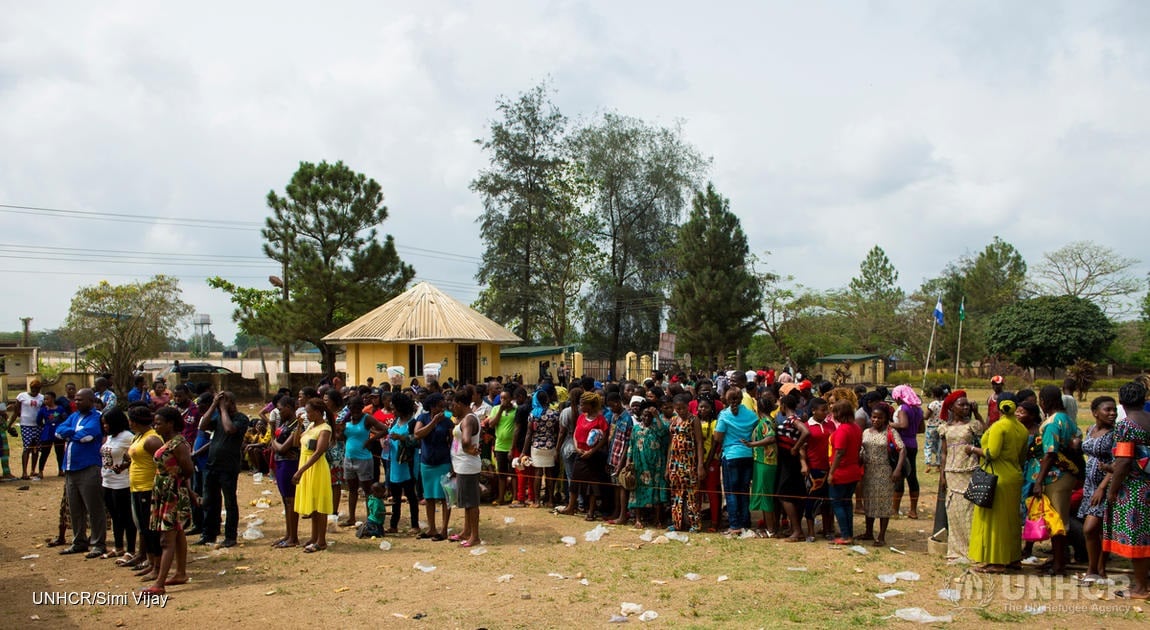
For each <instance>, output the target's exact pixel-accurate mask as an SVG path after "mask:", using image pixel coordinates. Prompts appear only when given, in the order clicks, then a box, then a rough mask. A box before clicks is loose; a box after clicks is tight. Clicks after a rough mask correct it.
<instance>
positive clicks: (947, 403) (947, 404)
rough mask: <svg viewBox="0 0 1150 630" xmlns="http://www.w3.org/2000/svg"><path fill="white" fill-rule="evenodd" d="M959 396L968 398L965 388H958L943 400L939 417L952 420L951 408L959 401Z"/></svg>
mask: <svg viewBox="0 0 1150 630" xmlns="http://www.w3.org/2000/svg"><path fill="white" fill-rule="evenodd" d="M959 398H966V390H965V389H956V390H954V391H953V392H951V393H949V394H947V396H946V400H943V401H942V412H941V413H940V414H939V418H941V419H943V420H950V408H951V407H953V406H954V403H956V402H958V399H959Z"/></svg>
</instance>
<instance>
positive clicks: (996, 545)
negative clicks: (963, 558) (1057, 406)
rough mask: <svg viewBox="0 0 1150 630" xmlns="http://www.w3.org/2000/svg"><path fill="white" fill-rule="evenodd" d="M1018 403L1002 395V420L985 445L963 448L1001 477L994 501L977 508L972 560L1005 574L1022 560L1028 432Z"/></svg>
mask: <svg viewBox="0 0 1150 630" xmlns="http://www.w3.org/2000/svg"><path fill="white" fill-rule="evenodd" d="M1016 408H1017V403H1015V402H1014V399H1013V398H1011V397H1010V395H1009V394H1004V395H1001V396H999V398H998V411H999V416H998V420H997V421H996V422H994V424H991V425H990V427H989V428H987V430H986V433H984V434H983V435H982V446H981V447H980V446H975V445H973V444H968V445H966V446H964V447H963V449H964V450H966V451H967V452H968V453H969V454H971V455H977V456H979V457H981V458H982V469H983V470H984V471H986V472H988V473H993V474H995V475H997V476H998V484H997V485H996V486H995V489H994V502H993V503H992V504H991V506H990V507H989V508H984V507H980V506H975V507H974V514H973V515H972V517H971V527H970V552H969V553H970V559H971V561H973V562H980V563H982V566H980V567H978V568H976V569H975V571H979V572H981V573H1002V572H1004V571H1005V570H1006V567H1007V566H1009V565H1012V564H1015V563H1017V562H1019V561H1021V560H1022V539H1021V537H1020V536H1019V532H1020V531H1022V515H1021V513H1020V512H1019V509H1018V506H1019V503H1020V501H1021V500H1022V466H1023V465H1024V464H1025V462H1026V442H1027V438H1028V437H1029V436H1028V433H1027V430H1026V427H1024V426H1022V423H1021V422H1019V420H1018V417H1017V416H1016V415H1015V409H1016Z"/></svg>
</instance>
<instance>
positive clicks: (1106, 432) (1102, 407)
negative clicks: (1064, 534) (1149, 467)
mask: <svg viewBox="0 0 1150 630" xmlns="http://www.w3.org/2000/svg"><path fill="white" fill-rule="evenodd" d="M1090 413H1091V414H1093V415H1094V426H1093V427H1090V430H1089V432H1088V433H1087V434H1086V437H1085V438H1084V439H1083V440H1082V452H1083V453H1085V454H1086V455H1089V456H1090V459H1088V460H1087V461H1086V478H1085V480H1084V483H1083V485H1082V504H1081V505H1080V506H1079V507H1078V518H1080V519H1082V520H1083V525H1082V534H1083V536H1084V537H1085V538H1086V556H1087V558H1089V562H1088V568H1087V569H1086V575H1085V576H1084V577H1083V578H1082V581H1083V582H1087V583H1089V582H1094V581H1097V580H1101V579H1105V578H1106V558H1105V557H1104V556H1103V555H1102V521H1103V520H1105V519H1106V508H1107V506H1106V500H1105V499H1106V486H1108V485H1109V484H1110V465H1111V463H1113V461H1114V452H1113V451H1114V420H1115V419H1116V418H1117V417H1118V407H1117V403H1115V401H1114V399H1113V398H1111V397H1109V396H1099V397H1097V398H1095V399H1094V400H1092V401H1090Z"/></svg>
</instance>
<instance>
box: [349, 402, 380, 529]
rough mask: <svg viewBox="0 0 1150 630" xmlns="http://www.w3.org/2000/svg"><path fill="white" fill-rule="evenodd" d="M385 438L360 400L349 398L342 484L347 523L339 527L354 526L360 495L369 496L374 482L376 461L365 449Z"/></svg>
mask: <svg viewBox="0 0 1150 630" xmlns="http://www.w3.org/2000/svg"><path fill="white" fill-rule="evenodd" d="M384 435H387V428H386V427H384V426H383V423H382V422H380V421H379V420H376V419H375V418H373V417H371V416H370V415H368V414H365V413H364V412H363V399H362V398H360V397H359V396H352V397H351V398H349V399H348V400H347V421H346V422H345V423H344V425H343V438H344V447H343V480H344V482H345V483H346V484H347V519H345V520H344V521H342V522H340V524H339V525H340V527H351V526H352V525H355V507H356V504H357V503H358V502H359V491H360V489H361V488H362V489H363V493H364V496H367V495H369V494H371V484H372V483H373V482H374V481H375V458H374V457H372V455H371V451H369V450H368V449H367V445H368V443H369V442H371V441H372V440H378V439H379V438H381V437H383V436H384Z"/></svg>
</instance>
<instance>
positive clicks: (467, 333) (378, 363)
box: [323, 282, 523, 385]
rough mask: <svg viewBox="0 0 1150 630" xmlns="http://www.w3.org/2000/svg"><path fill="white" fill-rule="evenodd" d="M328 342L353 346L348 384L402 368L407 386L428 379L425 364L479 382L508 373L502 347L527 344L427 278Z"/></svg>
mask: <svg viewBox="0 0 1150 630" xmlns="http://www.w3.org/2000/svg"><path fill="white" fill-rule="evenodd" d="M323 340H324V341H326V342H328V343H332V344H337V345H341V346H343V347H344V348H345V349H346V350H347V357H346V358H347V382H348V383H349V384H355V385H359V384H362V383H364V382H366V381H367V378H368V377H369V376H370V377H372V378H374V379H375V382H376V383H381V382H384V381H387V380H388V368H395V367H402V368H403V372H404V374H405V376H404V384H406V383H410V382H411V379H412V378H418V379H419V382H420V383H426V379H425V378H424V371H425V367H430V368H431V369H432V370H433V371H434V370H435V369H438V371H439V380H440V381H446V380H447V379H448V378H453V379H455V380H456V381H458V382H462V383H477V382H479V381H481V380H482V379H483V378H484V377H486V376H489V375H497V374H502V370H501V369H500V358H499V352H500V348H501V347H502V346H509V345H515V344H519V343H523V340H522V339H520V338H519V337H517V336H516V335H515V334H514V333H512V332H511V331H509V330H507V329H506V328H504V327H503V326H500V325H499V324H497V323H495V322H493V321H491V320H490V319H488V318H486V317H484V316H483V315H480V314H479V313H478V312H476V311H475V310H473V309H471V308H469V307H467V306H465V305H464V304H461V303H460V302H458V301H457V300H455V299H454V298H452V297H451V296H449V295H447V294H446V293H444V292H442V291H440V290H439V289H437V288H435V287H433V286H432V285H431V284H429V283H427V282H421V283H419V284H417V285H415V286H414V287H411V288H410V289H408V290H407V291H405V292H403V293H401V294H400V295H398V296H396V297H395V298H394V299H392V300H391V301H389V302H387V303H386V304H383V305H382V306H379V307H378V308H376V309H375V310H373V311H371V312H369V313H367V314H366V315H364V316H363V317H360V318H359V319H357V320H355V321H354V322H352V323H350V324H348V325H346V326H344V327H342V328H340V329H339V330H336V331H335V332H332V333H331V334H329V335H327V336H326V337H324V338H323Z"/></svg>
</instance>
